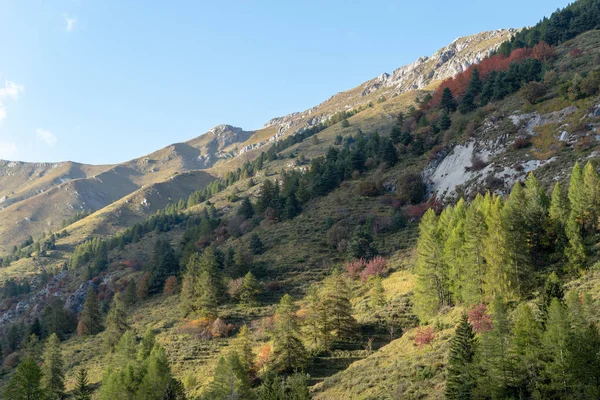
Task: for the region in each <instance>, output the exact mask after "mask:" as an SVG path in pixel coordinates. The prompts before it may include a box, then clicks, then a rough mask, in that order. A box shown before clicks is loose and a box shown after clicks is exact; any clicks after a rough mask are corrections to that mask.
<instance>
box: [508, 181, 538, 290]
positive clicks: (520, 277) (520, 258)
mask: <svg viewBox="0 0 600 400" xmlns="http://www.w3.org/2000/svg"><path fill="white" fill-rule="evenodd" d="M526 205H527V199H526V198H525V192H524V190H523V187H522V186H521V184H520V183H519V182H516V183H515V184H514V186H513V188H512V190H511V192H510V195H509V196H508V199H507V200H506V203H505V204H504V207H503V208H502V226H503V231H504V234H505V251H506V264H507V265H506V267H507V270H508V271H510V279H511V282H512V287H513V288H514V291H515V294H516V295H517V296H519V297H520V296H522V295H523V293H524V289H525V287H526V286H527V283H528V280H527V277H528V276H529V273H530V272H531V257H530V254H529V248H528V245H527V231H526V222H525V218H524V215H523V211H524V210H525V209H526Z"/></svg>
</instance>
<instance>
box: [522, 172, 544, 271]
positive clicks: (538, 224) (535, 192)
mask: <svg viewBox="0 0 600 400" xmlns="http://www.w3.org/2000/svg"><path fill="white" fill-rule="evenodd" d="M524 194H525V209H524V212H523V214H524V216H523V222H524V224H525V227H526V230H527V245H528V247H529V253H530V255H531V259H532V260H533V261H534V262H535V261H537V264H538V266H541V265H543V263H544V255H545V254H546V253H547V252H546V248H545V246H546V244H545V243H546V242H547V240H546V232H547V231H548V225H547V222H548V206H549V200H548V196H547V195H546V192H545V191H544V188H543V187H542V185H541V184H540V182H539V181H538V180H537V179H536V177H535V176H534V175H533V172H530V173H529V175H528V176H527V179H526V181H525V190H524Z"/></svg>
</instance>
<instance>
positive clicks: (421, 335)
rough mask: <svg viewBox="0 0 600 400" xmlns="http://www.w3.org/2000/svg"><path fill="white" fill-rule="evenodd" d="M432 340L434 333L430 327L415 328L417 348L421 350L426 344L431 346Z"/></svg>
mask: <svg viewBox="0 0 600 400" xmlns="http://www.w3.org/2000/svg"><path fill="white" fill-rule="evenodd" d="M434 339H435V332H434V331H433V328H432V327H430V326H428V327H421V328H417V332H416V333H415V344H416V345H417V347H419V348H422V347H423V346H425V345H426V344H431V343H432V342H433V340H434Z"/></svg>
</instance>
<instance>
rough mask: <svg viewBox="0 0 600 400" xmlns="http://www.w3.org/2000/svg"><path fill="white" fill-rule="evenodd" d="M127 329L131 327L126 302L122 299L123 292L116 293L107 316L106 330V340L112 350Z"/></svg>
mask: <svg viewBox="0 0 600 400" xmlns="http://www.w3.org/2000/svg"><path fill="white" fill-rule="evenodd" d="M127 329H129V325H128V324H127V313H126V311H125V303H124V302H123V300H121V294H120V293H116V294H115V296H114V297H113V301H112V304H111V306H110V310H109V311H108V314H107V316H106V330H105V332H104V341H105V343H106V346H107V348H108V349H109V350H110V351H112V350H113V348H114V346H115V345H116V344H117V343H119V339H121V335H123V333H125V331H126V330H127Z"/></svg>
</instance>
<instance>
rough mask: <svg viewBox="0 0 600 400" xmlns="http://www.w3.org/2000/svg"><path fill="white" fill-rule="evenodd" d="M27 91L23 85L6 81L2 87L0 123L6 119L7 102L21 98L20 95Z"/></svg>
mask: <svg viewBox="0 0 600 400" xmlns="http://www.w3.org/2000/svg"><path fill="white" fill-rule="evenodd" d="M23 91H25V88H24V87H23V85H19V84H18V83H15V82H12V81H9V80H6V81H4V87H0V122H2V121H4V119H6V105H5V100H7V99H11V100H16V99H17V98H19V93H22V92H23Z"/></svg>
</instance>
